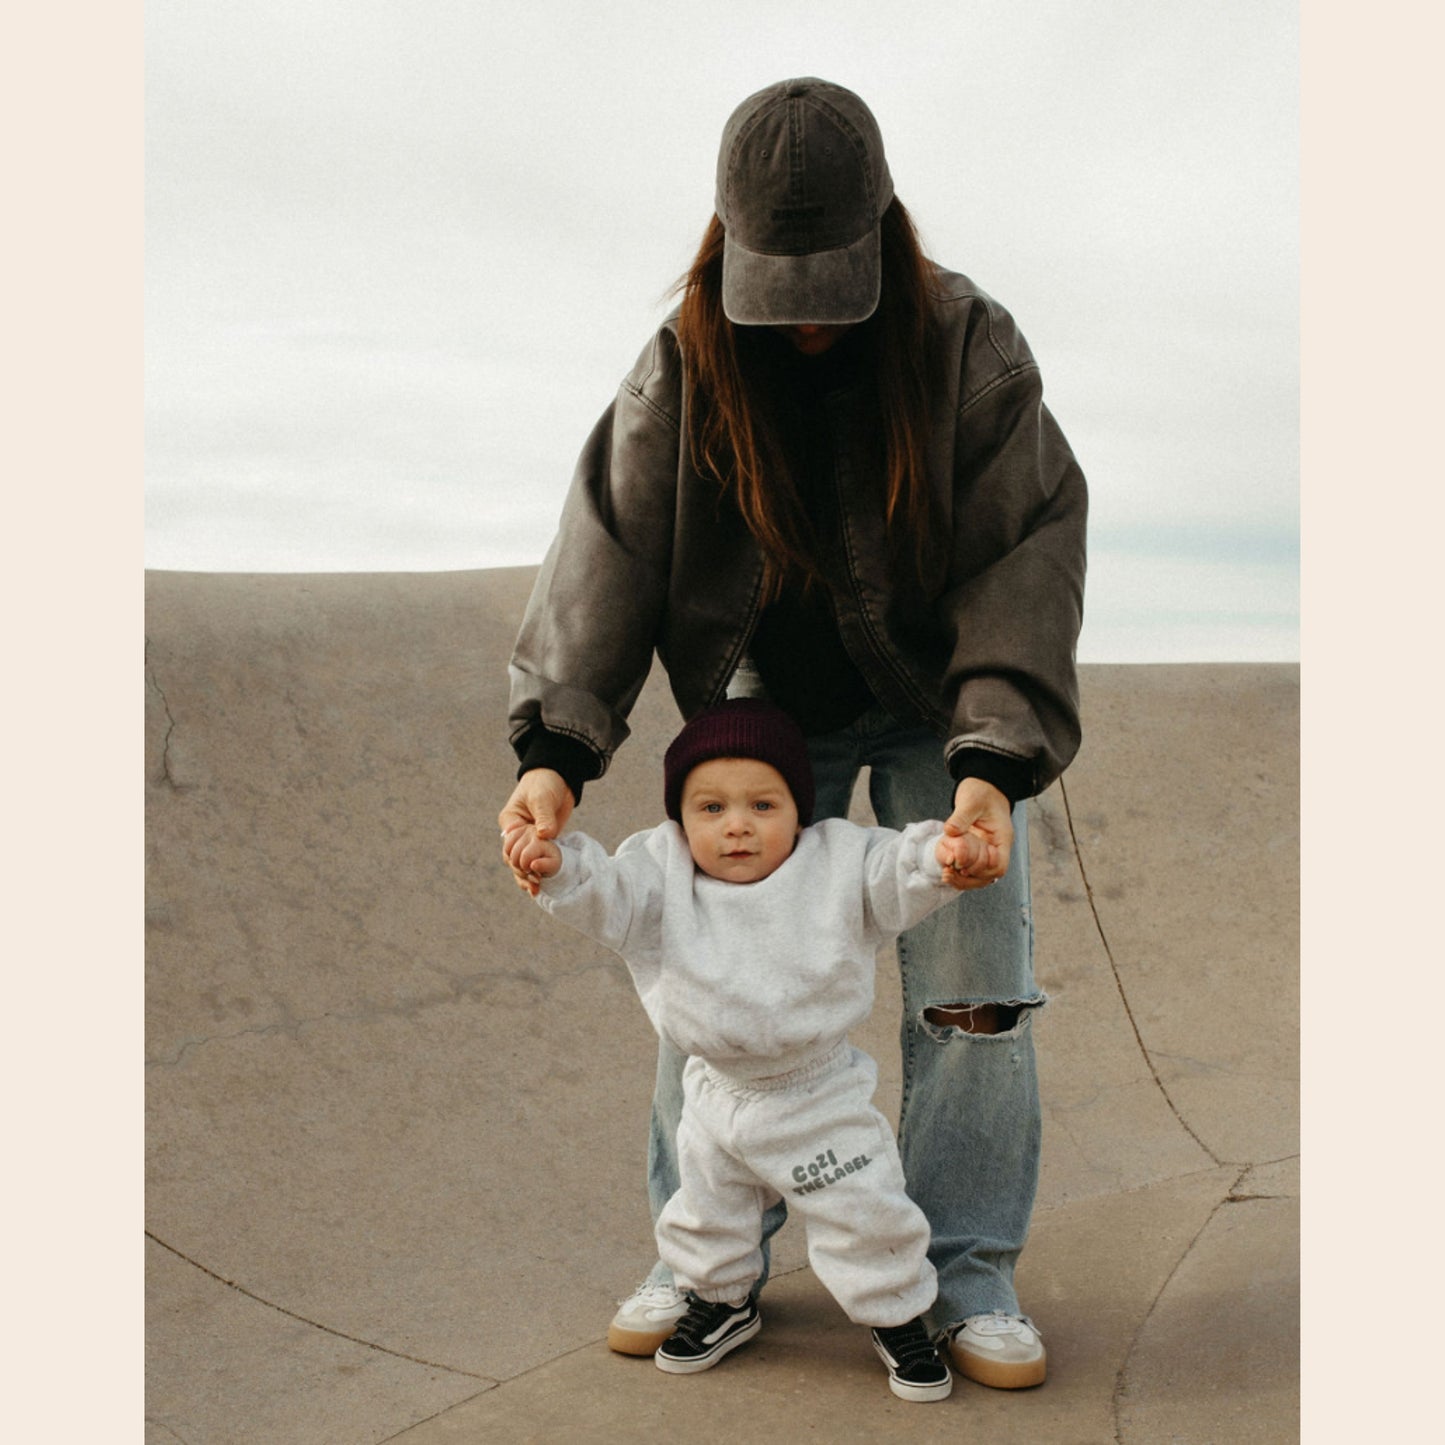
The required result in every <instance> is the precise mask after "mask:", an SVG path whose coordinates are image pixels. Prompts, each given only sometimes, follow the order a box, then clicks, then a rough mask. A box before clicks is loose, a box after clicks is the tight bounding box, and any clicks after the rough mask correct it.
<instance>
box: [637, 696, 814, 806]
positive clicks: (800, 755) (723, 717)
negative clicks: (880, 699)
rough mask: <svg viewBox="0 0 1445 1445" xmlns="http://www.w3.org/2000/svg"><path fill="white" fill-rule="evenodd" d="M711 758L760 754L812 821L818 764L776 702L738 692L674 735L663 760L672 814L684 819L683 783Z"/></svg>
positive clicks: (665, 782) (667, 804) (798, 730)
mask: <svg viewBox="0 0 1445 1445" xmlns="http://www.w3.org/2000/svg"><path fill="white" fill-rule="evenodd" d="M711 758H756V759H757V760H758V761H759V762H763V763H768V764H770V765H771V766H772V767H775V768H776V769H777V770H778V771H779V772H780V773H781V774H782V775H783V781H784V782H785V783H787V785H788V789H789V791H790V792H791V793H792V795H793V802H794V803H796V804H797V808H798V822H799V824H800V825H801V826H802V827H804V828H806V827H807V826H808V824H809V823H811V822H812V821H813V765H812V763H811V762H810V761H809V759H808V745H807V743H806V742H804V740H803V731H802V729H801V728H800V727H799V726H798V725H797V723H795V722H794V721H793V720H792V718H790V717H789V716H788V715H787V713H785V712H784V711H783V710H782V708H780V707H777V706H776V705H774V704H773V703H770V702H764V701H763V699H762V698H758V697H735V698H730V699H729V700H728V701H727V702H720V703H716V704H715V705H714V706H712V707H709V708H705V709H704V710H703V711H702V712H700V713H698V715H697V716H696V717H695V718H693V720H692V721H691V722H690V723H688V725H687V726H686V727H685V728H683V730H682V731H681V732H680V733H678V735H677V736H676V737H675V738H674V739H673V740H672V746H671V747H670V748H668V750H667V754H666V756H665V757H664V758H663V760H662V775H663V800H664V802H665V803H666V806H667V816H668V817H669V818H671V819H673V820H674V821H675V822H679V823H680V822H681V821H682V787H683V784H684V783H685V782H686V781H687V775H688V774H689V773H690V772H691V771H692V770H693V769H694V768H695V767H697V765H698V764H699V763H705V762H707V761H708V760H709V759H711Z"/></svg>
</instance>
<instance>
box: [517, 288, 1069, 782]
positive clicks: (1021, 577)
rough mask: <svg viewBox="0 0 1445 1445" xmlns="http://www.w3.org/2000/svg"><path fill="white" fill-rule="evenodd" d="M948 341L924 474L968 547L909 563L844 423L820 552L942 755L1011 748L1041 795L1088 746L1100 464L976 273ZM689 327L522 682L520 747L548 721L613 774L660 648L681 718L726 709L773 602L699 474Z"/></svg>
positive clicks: (622, 403)
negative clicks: (1086, 461)
mask: <svg viewBox="0 0 1445 1445" xmlns="http://www.w3.org/2000/svg"><path fill="white" fill-rule="evenodd" d="M936 279H937V289H938V296H937V306H938V317H939V325H940V332H941V336H942V345H941V347H940V350H939V354H940V355H941V356H943V357H945V358H947V359H948V362H949V364H948V365H946V366H945V367H944V368H941V369H939V370H938V374H937V375H936V380H935V390H934V395H933V398H932V405H931V418H930V424H929V434H928V443H927V472H928V477H929V481H930V484H931V486H932V489H933V498H932V501H933V508H934V516H935V517H936V518H937V520H938V524H939V525H940V526H942V527H943V528H945V529H946V530H947V536H948V539H949V545H948V546H947V547H944V548H938V549H936V557H935V560H934V562H933V563H932V564H931V565H930V568H929V570H928V571H927V572H926V573H925V575H923V576H922V577H918V576H914V575H911V573H910V569H909V568H906V567H895V566H891V565H890V562H889V548H888V545H887V539H886V536H885V526H884V515H883V499H882V495H881V488H880V487H879V486H878V485H877V481H876V478H875V477H873V476H870V475H859V473H858V471H857V469H855V467H854V464H853V458H854V457H855V456H856V455H858V454H859V453H860V452H861V451H862V449H861V448H860V447H859V446H858V445H857V444H856V442H854V443H851V444H850V441H849V429H850V425H852V424H854V423H855V422H856V420H857V417H858V415H859V412H860V409H859V408H858V407H856V406H853V405H851V404H850V398H849V396H848V394H847V393H842V394H839V395H835V396H832V397H830V398H829V406H830V407H831V408H832V411H833V417H832V420H833V428H832V430H833V434H834V436H835V437H836V438H837V439H838V444H837V447H836V449H835V457H834V462H835V467H834V478H835V482H836V486H837V489H838V503H839V518H840V525H839V528H838V534H837V539H836V545H835V546H834V547H832V548H830V549H829V554H828V555H827V556H825V557H824V558H823V559H822V565H823V568H824V571H825V574H826V576H827V580H828V582H829V584H830V587H831V590H832V594H833V598H834V602H835V607H836V610H837V618H838V625H839V629H840V631H841V634H842V637H843V641H844V644H845V645H846V647H847V649H848V651H849V653H850V655H851V656H852V658H853V660H854V662H855V663H856V665H857V666H858V668H859V669H860V671H861V672H862V673H863V675H864V677H865V678H866V679H867V681H868V683H869V686H870V687H871V688H872V690H873V693H874V695H875V696H876V697H877V698H878V700H879V701H880V702H881V703H882V704H883V705H884V707H886V708H887V709H888V710H889V711H890V712H891V713H892V714H893V715H894V716H895V717H898V718H900V719H903V720H917V721H921V722H923V723H925V724H927V725H928V726H930V727H932V728H933V729H934V730H935V731H936V732H937V733H938V735H939V737H940V738H941V739H943V740H944V744H945V746H944V754H945V756H948V755H951V754H952V753H953V752H954V751H956V750H957V749H959V748H974V749H982V750H984V751H987V752H992V753H996V754H999V755H1001V756H1002V758H1005V759H1009V760H1012V762H1013V763H1014V764H1022V765H1025V766H1026V767H1027V769H1028V771H1029V776H1030V777H1031V780H1032V786H1031V787H1030V789H1029V794H1030V795H1031V794H1034V793H1038V792H1041V791H1043V789H1044V788H1046V787H1047V786H1048V785H1049V784H1050V783H1051V782H1052V781H1053V780H1054V779H1055V778H1056V777H1058V775H1059V774H1060V773H1062V772H1063V770H1064V768H1065V767H1067V766H1068V764H1069V762H1070V760H1071V759H1072V758H1073V756H1074V754H1075V752H1076V751H1077V749H1078V745H1079V709H1078V683H1077V678H1076V673H1075V662H1074V650H1075V644H1076V642H1077V639H1078V634H1079V628H1080V625H1081V622H1082V619H1083V588H1084V534H1085V516H1086V511H1087V497H1086V490H1085V485H1084V477H1083V473H1082V472H1081V471H1080V469H1079V466H1078V463H1077V462H1076V461H1075V459H1074V455H1073V452H1072V451H1071V450H1070V448H1069V444H1068V442H1067V441H1066V440H1065V439H1064V435H1063V433H1062V432H1061V431H1060V429H1059V427H1058V424H1057V423H1056V422H1055V420H1054V418H1053V416H1052V415H1051V414H1050V412H1049V410H1048V408H1047V407H1046V406H1045V405H1044V403H1043V385H1042V382H1041V380H1040V377H1039V369H1038V365H1037V363H1036V362H1035V361H1034V358H1033V355H1032V353H1031V352H1030V351H1029V348H1028V344H1027V343H1026V342H1025V341H1024V338H1023V337H1022V335H1021V334H1020V333H1019V331H1018V328H1017V327H1016V326H1015V324H1014V321H1013V318H1012V317H1010V316H1009V314H1008V313H1007V312H1006V311H1005V310H1004V309H1003V308H1002V307H1001V306H999V305H998V303H997V302H995V301H993V300H992V299H991V298H990V297H988V296H987V295H985V294H984V293H983V292H982V291H981V290H979V288H978V287H976V286H975V285H974V284H973V283H972V282H971V281H970V280H969V279H968V278H967V277H966V276H961V275H958V274H956V273H952V272H947V271H942V270H940V271H939V272H938V273H937V277H936ZM685 407H686V395H685V392H684V388H683V374H682V362H681V357H680V355H679V351H678V340H677V333H676V330H675V317H670V318H669V319H668V320H667V321H665V322H664V323H663V324H662V326H661V328H660V329H659V330H658V332H657V334H656V335H655V336H654V337H653V338H652V340H651V341H650V342H649V343H648V345H647V346H646V347H645V348H644V349H643V352H642V354H641V356H640V357H639V358H638V360H637V363H636V365H634V367H633V368H632V370H631V372H629V373H628V375H627V377H626V378H625V379H624V381H623V383H622V385H621V387H620V388H619V390H618V394H617V398H616V400H615V401H614V402H613V404H612V405H611V406H610V407H609V408H608V409H607V411H606V412H605V413H604V414H603V416H602V419H601V420H600V421H599V422H598V423H597V425H596V427H595V428H594V429H593V431H592V434H591V436H590V437H589V438H588V440H587V444H586V446H585V447H584V449H583V452H582V455H581V458H580V459H579V461H578V464H577V470H576V473H575V475H574V478H573V481H572V487H571V490H570V492H569V494H568V497H567V501H566V504H565V506H564V508H563V512H562V520H561V525H560V527H559V529H558V533H557V536H556V539H555V540H554V541H553V543H552V546H551V548H550V550H549V551H548V553H547V556H546V559H545V561H544V562H543V564H542V568H541V571H540V573H539V575H538V578H537V582H536V585H535V587H534V589H533V592H532V597H531V600H530V602H529V603H528V606H527V612H526V616H525V618H524V620H523V623H522V627H521V632H520V634H519V636H518V638H517V645H516V650H515V652H514V654H513V658H512V663H511V668H510V673H511V682H512V691H511V712H510V722H511V733H510V736H511V740H512V742H513V745H514V746H517V745H519V744H522V743H523V742H524V740H525V736H526V734H527V733H528V731H529V730H530V729H532V728H534V727H535V726H536V725H537V724H538V723H540V724H542V725H543V726H545V727H546V728H547V729H549V730H550V731H551V732H554V733H558V734H562V735H563V736H566V737H570V738H573V739H575V740H576V741H578V742H581V743H583V744H585V745H586V746H587V747H588V748H590V749H591V750H592V751H593V752H595V753H596V754H597V755H598V758H599V762H600V767H601V769H602V770H604V771H605V769H606V767H607V764H608V762H609V761H610V759H611V757H612V754H613V753H614V752H615V751H616V749H617V747H618V746H619V745H620V744H621V743H622V742H623V740H624V739H625V738H626V737H627V733H628V727H627V721H626V720H627V715H628V713H629V712H630V710H631V708H632V705H633V704H634V703H635V702H636V700H637V696H638V693H639V692H640V691H641V689H642V685H643V683H644V681H645V680H646V678H647V674H648V670H649V668H650V666H651V663H652V657H653V653H654V651H655V652H656V654H657V656H658V658H659V659H660V660H661V662H662V664H663V667H664V668H665V669H666V671H667V675H668V680H669V682H670V684H671V687H672V693H673V696H674V698H675V699H676V702H677V705H678V708H679V709H680V711H681V712H682V715H683V716H684V717H690V716H692V715H693V714H694V713H695V712H697V711H698V710H699V709H700V708H702V707H705V706H707V705H708V704H709V703H711V702H715V701H717V700H718V699H719V698H721V697H722V696H723V695H724V694H725V692H726V689H727V684H728V681H729V679H730V678H731V676H732V674H733V672H734V670H735V668H736V667H737V664H738V661H739V659H740V658H741V657H742V656H743V654H744V652H745V651H746V649H747V645H748V640H749V638H750V636H751V634H752V631H753V628H754V626H755V625H756V623H757V620H758V616H759V614H760V612H761V608H762V581H763V560H762V555H761V553H760V551H759V549H758V546H757V544H756V542H755V541H754V540H753V538H752V536H751V535H750V533H749V532H748V530H747V527H746V525H745V524H744V522H743V520H742V518H741V516H740V515H739V513H738V512H737V510H736V508H735V507H734V506H733V505H732V504H731V503H730V502H726V501H724V500H723V498H722V494H721V491H720V488H719V485H718V483H717V482H716V481H713V480H710V479H707V478H704V477H702V476H699V475H698V473H697V472H696V471H695V470H694V469H693V467H692V465H691V464H690V461H689V458H688V454H687V451H688V449H687V446H686V443H685V437H686V416H685Z"/></svg>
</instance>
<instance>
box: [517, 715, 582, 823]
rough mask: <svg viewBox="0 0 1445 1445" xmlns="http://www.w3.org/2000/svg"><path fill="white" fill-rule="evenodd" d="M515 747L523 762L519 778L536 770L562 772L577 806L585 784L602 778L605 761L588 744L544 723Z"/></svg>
mask: <svg viewBox="0 0 1445 1445" xmlns="http://www.w3.org/2000/svg"><path fill="white" fill-rule="evenodd" d="M513 746H514V747H515V749H516V751H517V757H518V758H519V759H520V760H521V761H520V766H519V767H518V768H517V776H518V777H519V778H520V777H521V776H522V774H523V773H530V772H531V771H532V770H533V769H534V768H550V769H551V771H552V772H554V773H560V774H561V775H562V780H563V782H565V783H566V784H567V786H568V787H569V788H570V789H571V790H572V802H573V805H574V806H575V805H576V804H578V803H580V802H581V801H582V784H583V783H586V782H589V781H590V780H591V779H593V778H600V777H601V776H602V759H601V758H600V757H599V756H598V755H597V754H596V753H595V752H593V751H592V749H591V748H589V747H588V746H587V744H586V743H582V742H578V741H577V739H576V738H570V737H568V736H567V735H566V733H554V732H549V731H548V730H547V729H546V728H544V727H542V726H541V724H534V725H533V726H532V727H530V728H529V729H528V730H527V731H526V732H525V733H523V734H522V736H521V737H520V738H518V739H517V741H516V742H515V743H514V744H513Z"/></svg>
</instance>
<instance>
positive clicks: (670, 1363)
mask: <svg viewBox="0 0 1445 1445" xmlns="http://www.w3.org/2000/svg"><path fill="white" fill-rule="evenodd" d="M762 1327H763V1317H762V1315H760V1314H759V1313H758V1307H757V1305H756V1304H755V1303H754V1302H753V1301H752V1300H750V1299H748V1300H744V1301H743V1302H742V1304H740V1305H729V1304H708V1302H707V1301H706V1300H700V1299H697V1298H695V1297H694V1296H692V1295H689V1296H688V1301H687V1313H686V1314H685V1315H683V1317H682V1318H681V1319H680V1320H678V1322H677V1325H676V1328H674V1330H673V1332H672V1334H671V1335H670V1336H669V1337H668V1338H667V1339H666V1340H664V1341H663V1343H662V1344H661V1345H659V1346H658V1350H657V1353H656V1354H655V1355H654V1356H653V1357H652V1358H653V1359H654V1360H656V1361H657V1368H658V1369H659V1370H666V1371H667V1373H668V1374H669V1375H695V1374H696V1373H697V1372H698V1371H699V1370H710V1369H712V1367H713V1366H714V1365H715V1364H717V1362H718V1361H719V1360H720V1359H722V1357H723V1356H724V1355H725V1354H727V1353H728V1351H729V1350H735V1349H737V1347H738V1346H739V1345H745V1344H747V1342H748V1341H749V1340H750V1339H752V1337H753V1336H754V1335H755V1334H757V1332H758V1331H759V1330H760V1329H762Z"/></svg>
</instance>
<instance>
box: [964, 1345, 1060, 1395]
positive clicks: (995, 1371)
mask: <svg viewBox="0 0 1445 1445" xmlns="http://www.w3.org/2000/svg"><path fill="white" fill-rule="evenodd" d="M948 1352H949V1354H950V1355H952V1356H953V1363H954V1367H955V1368H956V1369H957V1370H958V1373H959V1374H960V1375H962V1376H964V1378H965V1379H969V1380H974V1381H976V1382H977V1383H978V1384H980V1385H988V1386H990V1387H991V1388H992V1389H995V1390H1027V1389H1029V1388H1030V1387H1031V1386H1033V1385H1042V1384H1043V1382H1044V1378H1045V1376H1046V1375H1047V1374H1048V1372H1049V1361H1048V1356H1047V1355H1045V1354H1043V1353H1042V1352H1041V1353H1040V1354H1039V1357H1038V1359H1036V1360H1022V1361H1019V1360H991V1359H989V1358H988V1357H987V1356H986V1355H976V1354H974V1353H973V1351H972V1350H965V1349H963V1348H962V1347H961V1346H960V1345H959V1344H958V1343H957V1341H954V1340H950V1341H949V1347H948Z"/></svg>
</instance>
